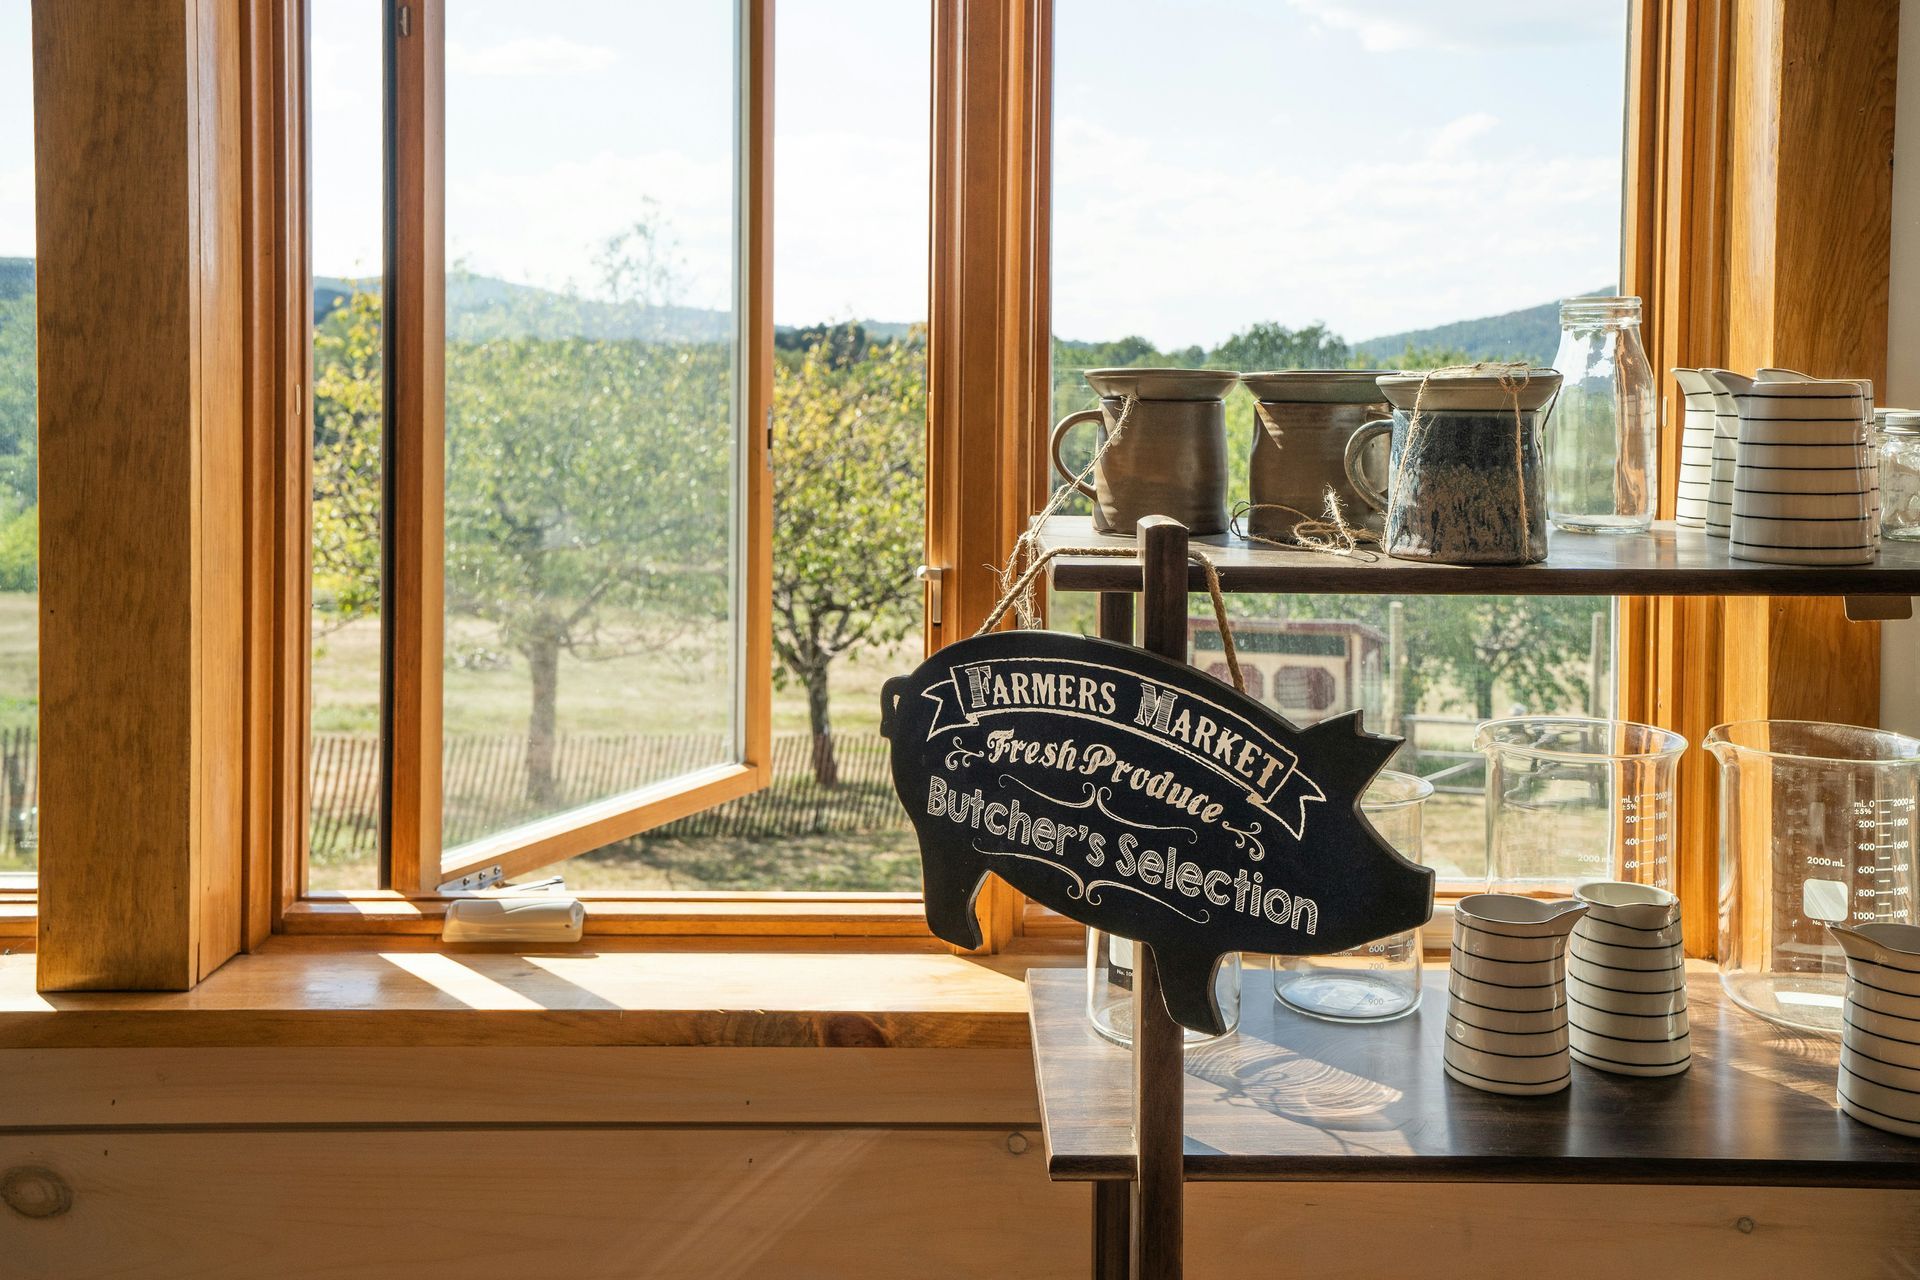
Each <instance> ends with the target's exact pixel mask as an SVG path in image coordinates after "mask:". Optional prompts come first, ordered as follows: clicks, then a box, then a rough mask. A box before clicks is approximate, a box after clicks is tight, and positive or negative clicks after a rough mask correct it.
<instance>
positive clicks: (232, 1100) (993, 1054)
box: [0, 1045, 1040, 1130]
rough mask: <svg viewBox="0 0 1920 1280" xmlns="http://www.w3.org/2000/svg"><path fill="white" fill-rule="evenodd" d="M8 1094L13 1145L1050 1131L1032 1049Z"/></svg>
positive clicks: (331, 1075) (352, 1056) (2, 1106)
mask: <svg viewBox="0 0 1920 1280" xmlns="http://www.w3.org/2000/svg"><path fill="white" fill-rule="evenodd" d="M0 1079H4V1080H6V1082H7V1088H6V1090H5V1091H4V1093H0V1130H6V1129H48V1128H55V1129H73V1128H100V1127H106V1128H121V1129H125V1128H141V1127H151V1126H166V1127H178V1126H182V1125H192V1126H208V1127H213V1128H222V1127H233V1126H237V1125H250V1126H259V1125H302V1126H306V1125H361V1126H367V1125H448V1124H465V1125H474V1126H479V1125H515V1126H522V1127H524V1126H529V1125H593V1124H597V1125H638V1124H664V1125H679V1124H700V1125H740V1124H753V1125H759V1124H822V1125H825V1124H841V1125H873V1124H902V1125H928V1124H943V1125H953V1124H975V1125H1004V1126H1007V1127H1009V1128H1034V1129H1037V1128H1038V1127H1039V1124H1040V1105H1039V1102H1038V1101H1037V1099H1036V1097H1035V1094H1034V1090H1033V1056H1032V1053H1031V1052H1030V1051H1029V1050H1028V1049H1027V1048H1026V1047H1025V1046H1024V1045H1023V1046H1021V1047H1019V1048H1004V1049H973V1048H965V1047H959V1048H949V1049H790V1048H733V1047H725V1048H715V1047H696V1048H674V1047H667V1048H625V1047H611V1048H594V1047H589V1048H558V1049H554V1048H535V1049H522V1048H511V1047H501V1046H477V1047H472V1048H448V1049H434V1050H421V1049H417V1048H384V1049H356V1048H340V1047H333V1046H314V1047H306V1048H295V1047H286V1046H282V1047H275V1048H216V1049H166V1048H160V1049H126V1050H106V1051H102V1050H99V1049H15V1050H0ZM515 1081H518V1082H527V1083H528V1084H529V1085H530V1086H531V1087H519V1086H515V1085H512V1084H510V1083H509V1082H515Z"/></svg>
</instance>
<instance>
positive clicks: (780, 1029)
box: [0, 938, 1031, 1049]
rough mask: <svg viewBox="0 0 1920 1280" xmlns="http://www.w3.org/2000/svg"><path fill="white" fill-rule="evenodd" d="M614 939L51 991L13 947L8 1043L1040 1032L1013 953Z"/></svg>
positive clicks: (331, 960)
mask: <svg viewBox="0 0 1920 1280" xmlns="http://www.w3.org/2000/svg"><path fill="white" fill-rule="evenodd" d="M616 941H620V940H614V939H597V940H590V941H588V942H584V943H579V944H576V945H573V946H564V947H555V948H553V949H552V950H550V951H547V952H534V951H533V950H532V949H526V948H523V949H522V950H521V951H520V952H514V951H505V950H496V949H486V948H479V947H468V948H444V947H440V946H438V945H437V944H434V943H431V942H426V941H425V940H416V939H403V938H395V939H393V940H392V942H391V944H390V945H383V946H380V947H379V948H378V949H369V948H367V947H365V946H358V945H356V946H345V945H342V946H339V947H333V948H320V949H314V948H311V947H307V946H301V945H297V944H293V943H290V942H287V941H282V940H279V939H275V940H273V941H271V942H269V943H268V944H267V945H266V946H265V947H264V948H262V949H261V950H260V951H258V952H256V953H254V954H252V955H246V956H240V957H237V958H236V959H234V960H233V961H231V962H229V963H228V964H227V965H226V966H225V967H224V968H222V969H221V970H220V971H219V972H218V973H216V974H214V975H213V976H212V977H211V978H209V979H207V980H206V981H205V982H202V983H201V984H200V985H199V986H198V987H196V988H194V989H193V990H192V991H188V992H178V993H154V992H112V993H109V992H98V993H92V992H89V993H68V994H39V993H36V992H35V991H34V986H33V965H34V957H33V956H31V955H13V956H0V1046H4V1047H6V1048H89V1047H101V1046H122V1047H146V1046H181V1047H192V1046H222V1045H337V1046H343V1047H344V1046H368V1047H378V1046H408V1045H440V1046H450V1045H476V1046H477V1045H495V1046H515V1045H519V1046H535V1045H760V1046H787V1047H818V1046H828V1047H843V1048H880V1047H898V1048H933V1047H949V1046H958V1047H966V1048H978V1049H994V1048H1024V1047H1025V1046H1026V1044H1027V1026H1026V993H1025V990H1024V988H1023V987H1022V984H1021V980H1020V978H1019V976H1018V974H1017V973H1013V972H1009V971H1007V963H1006V958H1001V959H999V960H997V961H989V962H982V961H981V960H976V959H969V958H964V957H958V956H952V955H930V954H903V955H886V956H874V955H848V954H832V953H821V952H765V953H756V954H742V953H738V952H730V953H718V952H713V951H672V952H666V951H649V950H619V949H616V948H615V947H614V945H613V944H614V943H615V942H616ZM1021 963H1022V967H1024V964H1025V963H1031V960H1023V961H1022V962H1021Z"/></svg>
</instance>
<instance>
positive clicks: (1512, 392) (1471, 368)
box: [1388, 360, 1533, 555]
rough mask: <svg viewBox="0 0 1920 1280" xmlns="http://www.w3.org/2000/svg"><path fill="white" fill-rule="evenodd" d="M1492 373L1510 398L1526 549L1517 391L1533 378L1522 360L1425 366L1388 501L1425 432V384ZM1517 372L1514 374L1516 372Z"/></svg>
mask: <svg viewBox="0 0 1920 1280" xmlns="http://www.w3.org/2000/svg"><path fill="white" fill-rule="evenodd" d="M1474 373H1494V374H1497V375H1499V378H1500V389H1501V390H1502V391H1505V392H1506V393H1507V395H1508V397H1509V398H1510V399H1511V400H1512V401H1513V481H1514V487H1515V488H1516V489H1517V490H1518V496H1519V503H1520V543H1521V545H1520V550H1521V553H1522V554H1523V555H1524V554H1525V553H1526V551H1527V549H1528V548H1527V541H1528V533H1527V530H1528V529H1529V528H1530V527H1531V524H1532V517H1531V513H1530V512H1529V510H1528V503H1527V474H1526V437H1527V426H1526V422H1525V420H1524V419H1522V418H1521V416H1520V393H1521V392H1522V391H1524V390H1525V389H1526V387H1527V384H1528V383H1530V382H1532V381H1533V366H1532V365H1531V364H1529V363H1528V362H1527V361H1524V360H1479V361H1476V362H1474V363H1473V364H1450V365H1443V366H1441V367H1440V368H1438V369H1429V370H1427V371H1426V373H1425V374H1424V375H1423V376H1422V377H1421V379H1420V389H1419V390H1418V391H1416V392H1414V396H1413V412H1412V414H1411V415H1410V416H1409V417H1408V418H1407V439H1406V443H1405V444H1404V445H1402V446H1401V449H1400V462H1399V465H1398V466H1396V467H1395V468H1394V472H1393V484H1392V485H1391V486H1390V488H1389V490H1388V501H1389V502H1391V501H1392V495H1394V494H1398V493H1404V492H1405V490H1404V489H1402V488H1401V487H1400V482H1401V480H1403V479H1404V478H1405V473H1406V469H1407V459H1408V457H1410V456H1411V455H1412V454H1413V451H1414V445H1415V444H1416V443H1417V442H1418V441H1419V439H1420V437H1421V436H1422V435H1423V434H1424V433H1425V431H1426V427H1427V423H1428V421H1429V419H1427V418H1423V417H1421V415H1420V406H1421V402H1422V401H1424V400H1425V399H1426V397H1427V387H1428V385H1429V384H1430V383H1432V381H1433V379H1434V377H1435V376H1436V375H1438V374H1474ZM1516 375H1517V376H1516Z"/></svg>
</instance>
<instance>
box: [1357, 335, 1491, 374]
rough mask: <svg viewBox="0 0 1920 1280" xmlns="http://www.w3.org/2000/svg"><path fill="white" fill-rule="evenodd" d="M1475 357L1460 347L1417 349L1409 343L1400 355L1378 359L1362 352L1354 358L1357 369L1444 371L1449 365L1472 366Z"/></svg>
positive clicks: (1370, 353) (1371, 354)
mask: <svg viewBox="0 0 1920 1280" xmlns="http://www.w3.org/2000/svg"><path fill="white" fill-rule="evenodd" d="M1472 363H1473V357H1472V356H1470V355H1468V354H1467V353H1466V352H1465V351H1462V350H1461V349H1460V348H1458V347H1416V346H1415V345H1414V344H1413V343H1411V342H1409V343H1408V344H1407V345H1406V346H1405V348H1403V349H1402V350H1401V352H1400V354H1399V355H1397V356H1392V357H1389V358H1383V359H1376V358H1375V357H1374V355H1373V353H1372V352H1368V351H1362V352H1360V353H1359V354H1357V355H1355V356H1354V357H1353V360H1352V361H1351V365H1352V367H1353V368H1355V369H1407V370H1413V369H1444V368H1447V367H1448V366H1449V365H1457V364H1472Z"/></svg>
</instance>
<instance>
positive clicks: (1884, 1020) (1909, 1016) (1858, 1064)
mask: <svg viewBox="0 0 1920 1280" xmlns="http://www.w3.org/2000/svg"><path fill="white" fill-rule="evenodd" d="M1827 928H1828V929H1829V930H1831V931H1832V933H1833V940H1834V941H1835V942H1838V943H1839V944H1840V948H1841V950H1843V951H1845V952H1846V953H1847V996H1846V1003H1845V1006H1844V1008H1843V1010H1842V1013H1843V1016H1844V1018H1845V1024H1844V1027H1843V1029H1842V1031H1841V1036H1840V1086H1839V1088H1840V1109H1841V1110H1842V1111H1844V1112H1846V1113H1847V1114H1848V1115H1850V1116H1852V1117H1853V1118H1854V1119H1855V1120H1858V1121H1859V1122H1860V1123H1862V1124H1870V1125H1872V1126H1873V1127H1874V1128H1876V1129H1885V1130H1886V1131H1887V1132H1888V1133H1900V1134H1905V1135H1906V1136H1908V1137H1910V1138H1920V925H1911V924H1863V925H1856V926H1853V927H1851V928H1848V927H1846V926H1843V925H1837V924H1834V925H1828V926H1827Z"/></svg>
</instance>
